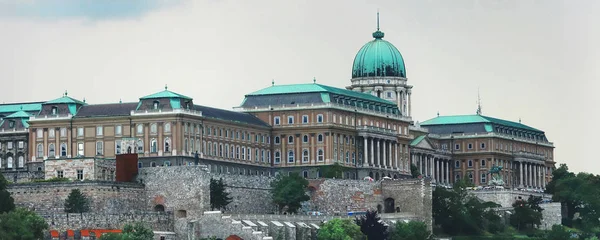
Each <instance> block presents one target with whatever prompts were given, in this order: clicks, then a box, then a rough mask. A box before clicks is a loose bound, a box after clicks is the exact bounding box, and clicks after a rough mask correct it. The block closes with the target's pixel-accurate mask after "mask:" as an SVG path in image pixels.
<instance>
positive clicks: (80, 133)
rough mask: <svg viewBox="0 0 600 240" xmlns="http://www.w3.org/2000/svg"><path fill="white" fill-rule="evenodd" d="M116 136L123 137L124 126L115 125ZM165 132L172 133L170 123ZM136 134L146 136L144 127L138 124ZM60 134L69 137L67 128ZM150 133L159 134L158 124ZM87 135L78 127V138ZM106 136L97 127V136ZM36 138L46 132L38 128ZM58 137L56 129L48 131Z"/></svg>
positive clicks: (50, 134) (166, 125) (101, 129)
mask: <svg viewBox="0 0 600 240" xmlns="http://www.w3.org/2000/svg"><path fill="white" fill-rule="evenodd" d="M114 127H115V135H116V136H121V135H123V126H121V125H115V126H114ZM163 128H164V129H163V130H164V133H170V132H171V124H170V123H165V124H164V125H163ZM136 132H137V134H144V125H143V124H138V125H137V126H136ZM59 133H60V137H67V128H60V129H59ZM150 133H151V134H157V133H158V124H157V123H151V124H150ZM84 135H85V131H84V128H83V127H78V128H77V137H83V136H84ZM103 135H104V126H96V136H103ZM36 136H37V138H38V139H41V138H43V137H44V130H43V129H41V128H38V129H37V130H36ZM55 137H56V132H55V130H54V129H48V138H55Z"/></svg>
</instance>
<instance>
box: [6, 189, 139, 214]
mask: <svg viewBox="0 0 600 240" xmlns="http://www.w3.org/2000/svg"><path fill="white" fill-rule="evenodd" d="M73 189H79V190H80V191H81V192H82V193H83V194H85V195H86V196H87V197H88V198H89V200H90V210H91V212H101V213H108V214H117V213H124V212H129V211H132V210H144V209H143V208H142V206H143V202H142V199H141V198H140V196H144V195H145V192H144V186H143V185H141V184H136V183H115V182H97V181H89V182H88V181H83V182H43V183H22V184H10V185H9V186H8V191H9V192H10V193H11V196H12V197H13V198H14V199H15V204H16V205H18V206H21V207H26V208H28V209H31V210H34V211H36V212H38V213H41V214H45V213H62V212H64V203H65V200H66V199H67V196H68V195H69V194H70V193H71V190H73Z"/></svg>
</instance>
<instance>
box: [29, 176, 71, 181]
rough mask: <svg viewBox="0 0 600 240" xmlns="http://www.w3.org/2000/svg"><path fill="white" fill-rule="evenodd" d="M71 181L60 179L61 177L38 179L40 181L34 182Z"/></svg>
mask: <svg viewBox="0 0 600 240" xmlns="http://www.w3.org/2000/svg"><path fill="white" fill-rule="evenodd" d="M70 181H71V179H68V178H59V177H53V178H49V179H38V180H34V181H33V182H70Z"/></svg>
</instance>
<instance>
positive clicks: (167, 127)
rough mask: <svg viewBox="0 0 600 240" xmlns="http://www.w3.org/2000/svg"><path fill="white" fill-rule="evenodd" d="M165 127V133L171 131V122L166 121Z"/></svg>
mask: <svg viewBox="0 0 600 240" xmlns="http://www.w3.org/2000/svg"><path fill="white" fill-rule="evenodd" d="M164 128H165V129H164V130H165V133H170V132H171V124H170V123H165V126H164ZM208 135H210V129H209V134H208Z"/></svg>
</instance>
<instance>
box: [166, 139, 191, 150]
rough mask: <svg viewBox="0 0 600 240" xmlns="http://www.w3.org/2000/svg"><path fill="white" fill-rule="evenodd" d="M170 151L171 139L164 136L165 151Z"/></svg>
mask: <svg viewBox="0 0 600 240" xmlns="http://www.w3.org/2000/svg"><path fill="white" fill-rule="evenodd" d="M198 144H199V143H198ZM198 148H199V147H198ZM170 151H171V139H170V138H165V152H170Z"/></svg>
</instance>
